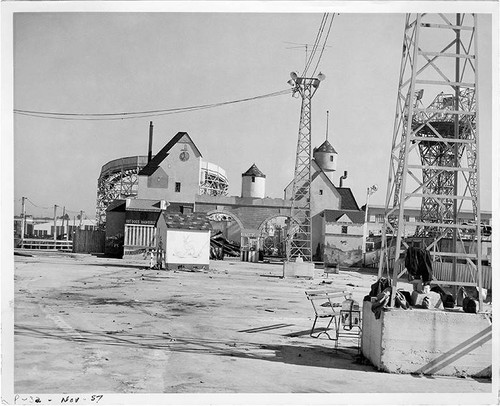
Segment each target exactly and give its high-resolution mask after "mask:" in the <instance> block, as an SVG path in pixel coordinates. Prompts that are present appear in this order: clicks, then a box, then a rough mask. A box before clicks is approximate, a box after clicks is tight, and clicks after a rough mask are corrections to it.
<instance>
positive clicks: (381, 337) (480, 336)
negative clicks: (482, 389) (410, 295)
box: [362, 302, 492, 377]
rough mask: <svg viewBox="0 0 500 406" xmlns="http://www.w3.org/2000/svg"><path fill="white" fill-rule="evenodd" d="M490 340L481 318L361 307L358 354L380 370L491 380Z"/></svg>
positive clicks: (457, 313) (458, 313)
mask: <svg viewBox="0 0 500 406" xmlns="http://www.w3.org/2000/svg"><path fill="white" fill-rule="evenodd" d="M491 337H492V330H491V322H490V320H489V319H488V317H487V316H486V315H481V314H470V313H464V312H462V311H442V310H426V309H412V310H401V309H391V310H390V311H386V312H382V314H381V316H380V319H378V320H376V319H375V316H374V314H373V313H372V311H371V303H369V302H365V303H364V306H363V337H362V351H363V355H364V356H365V357H366V358H368V359H369V360H370V361H371V362H372V363H373V364H374V365H375V366H376V367H378V368H379V369H381V370H384V371H386V372H392V373H421V374H426V375H448V376H474V377H491V363H492V340H491Z"/></svg>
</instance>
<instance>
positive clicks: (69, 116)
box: [14, 89, 291, 121]
mask: <svg viewBox="0 0 500 406" xmlns="http://www.w3.org/2000/svg"><path fill="white" fill-rule="evenodd" d="M290 91H291V90H290V89H285V90H279V91H276V92H272V93H267V94H263V95H259V96H252V97H247V98H244V99H238V100H231V101H226V102H218V103H212V104H202V105H197V106H189V107H179V108H172V109H157V110H145V111H135V112H119V113H63V112H50V111H36V110H22V109H14V113H15V114H19V115H24V116H31V117H38V118H46V119H54V120H69V121H71V120H93V121H105V120H107V121H110V120H127V119H135V118H145V117H157V116H164V115H169V114H179V113H185V112H190V111H198V110H204V109H210V108H215V107H221V106H226V105H229V104H236V103H243V102H247V101H253V100H260V99H265V98H269V97H276V96H281V95H285V94H289V93H290Z"/></svg>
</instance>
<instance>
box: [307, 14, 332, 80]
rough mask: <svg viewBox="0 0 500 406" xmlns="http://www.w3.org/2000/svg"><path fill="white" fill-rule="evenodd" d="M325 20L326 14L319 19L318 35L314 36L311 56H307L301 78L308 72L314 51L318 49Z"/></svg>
mask: <svg viewBox="0 0 500 406" xmlns="http://www.w3.org/2000/svg"><path fill="white" fill-rule="evenodd" d="M327 19H328V13H324V14H323V17H322V18H321V23H320V25H319V29H318V33H317V34H316V39H315V40H314V44H313V49H312V51H311V55H310V56H309V59H308V60H307V63H306V66H305V68H304V72H303V73H302V76H306V74H307V71H308V70H309V67H310V66H311V63H312V61H313V59H314V56H315V54H316V50H317V49H318V44H319V41H320V39H321V36H322V35H323V30H324V28H325V24H326V21H327Z"/></svg>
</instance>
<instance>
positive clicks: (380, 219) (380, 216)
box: [375, 214, 384, 223]
mask: <svg viewBox="0 0 500 406" xmlns="http://www.w3.org/2000/svg"><path fill="white" fill-rule="evenodd" d="M375 221H376V222H377V223H383V222H384V215H383V214H377V215H376V216H375Z"/></svg>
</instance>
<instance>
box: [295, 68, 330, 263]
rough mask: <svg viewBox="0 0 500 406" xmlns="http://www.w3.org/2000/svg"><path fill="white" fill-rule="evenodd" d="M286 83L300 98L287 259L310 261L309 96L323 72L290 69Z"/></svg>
mask: <svg viewBox="0 0 500 406" xmlns="http://www.w3.org/2000/svg"><path fill="white" fill-rule="evenodd" d="M290 77H291V78H292V79H291V80H289V81H288V84H289V85H291V86H293V95H295V94H299V95H300V97H301V98H302V105H301V110H300V124H299V136H298V141H297V155H296V157H295V173H294V177H293V192H292V207H291V213H290V222H289V225H288V232H287V234H288V235H287V244H286V259H287V261H288V262H290V260H291V259H292V258H297V257H301V258H302V259H303V260H304V262H311V261H312V233H311V223H312V219H311V99H312V97H313V96H314V94H315V93H316V90H317V89H318V87H319V84H320V82H321V81H322V80H324V79H325V75H324V74H322V73H319V74H318V76H317V77H316V78H307V77H299V76H298V75H297V73H296V72H292V73H290Z"/></svg>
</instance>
